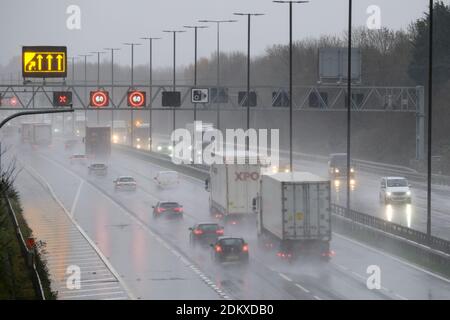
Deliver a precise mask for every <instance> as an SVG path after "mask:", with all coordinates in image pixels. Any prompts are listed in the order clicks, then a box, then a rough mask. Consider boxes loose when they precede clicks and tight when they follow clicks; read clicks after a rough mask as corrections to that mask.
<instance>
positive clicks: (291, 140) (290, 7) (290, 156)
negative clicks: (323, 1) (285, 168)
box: [274, 1, 309, 172]
mask: <svg viewBox="0 0 450 320" xmlns="http://www.w3.org/2000/svg"><path fill="white" fill-rule="evenodd" d="M274 2H275V3H283V4H286V3H287V4H289V171H290V172H292V171H293V157H292V148H293V132H292V131H293V129H292V117H293V112H292V111H293V110H292V4H294V3H308V2H309V1H274Z"/></svg>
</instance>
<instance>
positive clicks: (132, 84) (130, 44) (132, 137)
mask: <svg viewBox="0 0 450 320" xmlns="http://www.w3.org/2000/svg"><path fill="white" fill-rule="evenodd" d="M124 45H127V46H130V47H131V90H133V88H134V46H140V45H141V43H135V42H126V43H124ZM133 116H134V114H133V110H131V111H130V117H131V130H130V139H131V141H130V142H131V147H134V123H133V121H134V119H133V118H134V117H133Z"/></svg>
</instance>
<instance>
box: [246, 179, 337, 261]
mask: <svg viewBox="0 0 450 320" xmlns="http://www.w3.org/2000/svg"><path fill="white" fill-rule="evenodd" d="M260 185H261V186H260V193H259V195H258V197H257V198H255V200H254V201H253V204H254V209H255V210H256V211H257V213H258V214H257V226H258V239H259V241H261V243H262V244H263V245H264V246H265V247H274V248H275V249H277V250H278V251H277V254H278V256H280V257H281V258H286V259H288V260H291V259H295V258H296V257H298V256H300V255H303V254H305V255H306V254H312V255H315V256H318V257H323V258H325V259H326V260H328V259H329V257H330V256H331V253H330V241H331V210H330V181H329V180H326V179H323V178H321V177H318V176H316V175H313V174H311V173H307V172H292V173H277V174H274V175H263V176H262V178H261V182H260Z"/></svg>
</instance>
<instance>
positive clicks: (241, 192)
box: [207, 154, 264, 223]
mask: <svg viewBox="0 0 450 320" xmlns="http://www.w3.org/2000/svg"><path fill="white" fill-rule="evenodd" d="M252 157H253V158H254V157H257V156H256V155H250V157H245V156H244V155H242V154H238V155H237V156H236V158H235V160H234V161H232V162H231V161H229V159H224V164H212V165H211V166H210V177H209V179H207V190H208V191H209V192H210V197H209V205H210V212H211V214H212V215H214V216H216V217H221V218H223V219H224V222H226V223H227V222H229V223H237V221H239V220H241V219H242V218H246V217H251V216H254V213H253V211H252V201H253V199H254V198H255V197H256V196H257V194H258V191H259V181H260V178H261V166H264V163H261V161H260V160H258V158H256V159H255V162H253V161H251V160H250V159H252ZM238 158H240V159H241V160H240V161H238ZM239 163H241V164H239ZM252 163H255V164H252Z"/></svg>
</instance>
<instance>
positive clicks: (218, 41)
mask: <svg viewBox="0 0 450 320" xmlns="http://www.w3.org/2000/svg"><path fill="white" fill-rule="evenodd" d="M198 22H202V23H215V24H216V26H217V52H216V54H217V58H216V60H217V61H216V63H217V81H216V85H217V91H216V92H217V95H216V100H217V97H218V95H219V86H220V24H221V23H233V22H237V20H198ZM216 122H217V129H218V130H220V108H219V104H218V103H217V120H216Z"/></svg>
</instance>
